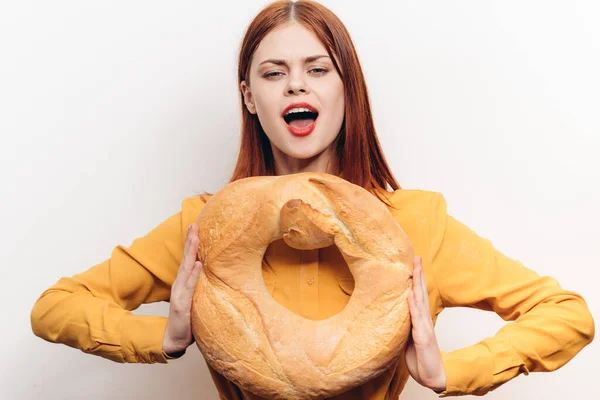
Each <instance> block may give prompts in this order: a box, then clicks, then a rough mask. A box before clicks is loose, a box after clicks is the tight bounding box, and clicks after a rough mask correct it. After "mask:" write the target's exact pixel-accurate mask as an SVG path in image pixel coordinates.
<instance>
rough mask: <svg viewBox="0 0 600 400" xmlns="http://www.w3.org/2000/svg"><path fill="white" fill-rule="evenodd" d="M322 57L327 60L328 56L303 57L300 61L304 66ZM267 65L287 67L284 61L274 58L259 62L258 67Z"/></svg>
mask: <svg viewBox="0 0 600 400" xmlns="http://www.w3.org/2000/svg"><path fill="white" fill-rule="evenodd" d="M323 57H327V58H329V56H326V55H321V54H320V55H316V56H309V57H304V58H303V59H302V61H303V62H304V63H305V64H306V63H310V62H313V61H316V60H318V59H319V58H323ZM267 63H271V64H275V65H287V62H286V61H285V60H278V59H275V58H269V59H268V60H265V61H263V62H261V63H260V64H258V65H259V66H261V65H263V64H267Z"/></svg>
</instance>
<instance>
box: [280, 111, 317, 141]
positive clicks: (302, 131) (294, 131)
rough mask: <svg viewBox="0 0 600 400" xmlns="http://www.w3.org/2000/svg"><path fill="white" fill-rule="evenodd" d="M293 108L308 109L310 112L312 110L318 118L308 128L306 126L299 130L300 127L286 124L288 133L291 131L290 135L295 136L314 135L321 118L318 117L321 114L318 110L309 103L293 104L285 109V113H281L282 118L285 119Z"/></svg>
mask: <svg viewBox="0 0 600 400" xmlns="http://www.w3.org/2000/svg"><path fill="white" fill-rule="evenodd" d="M292 108H308V109H309V110H311V111H312V112H314V113H315V114H317V118H316V119H315V120H314V121H313V123H312V124H310V125H308V126H305V127H303V128H298V127H294V126H291V125H288V124H287V122H286V124H285V125H286V126H287V128H288V131H290V133H291V134H292V135H294V136H307V135H310V134H311V133H312V131H313V130H314V129H315V126H316V125H317V120H318V119H319V117H318V114H319V112H318V111H317V109H316V108H315V107H313V106H312V105H310V104H308V103H292V104H290V105H289V106H287V107H286V108H285V110H283V112H282V113H281V117H282V118H283V117H285V115H286V114H287V113H288V111H290V110H291V109H292Z"/></svg>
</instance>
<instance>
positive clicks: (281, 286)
mask: <svg viewBox="0 0 600 400" xmlns="http://www.w3.org/2000/svg"><path fill="white" fill-rule="evenodd" d="M388 196H389V198H390V200H391V202H392V205H393V206H394V208H395V209H394V208H389V210H390V212H391V213H392V214H393V216H394V217H395V218H396V220H397V221H398V222H399V223H400V225H401V226H402V228H403V229H404V230H405V232H406V233H407V234H408V236H409V238H410V240H411V242H412V243H413V246H414V249H415V254H416V255H420V256H422V259H423V268H424V272H425V278H426V281H427V287H428V292H429V302H430V305H431V310H430V311H431V317H432V318H433V321H434V323H435V321H436V319H437V316H438V314H439V313H440V312H441V311H442V310H443V309H444V308H446V307H457V306H462V307H476V308H479V309H484V310H493V311H494V312H496V313H497V314H498V315H500V316H501V317H502V318H503V319H504V320H507V321H513V320H514V321H515V322H514V323H509V324H507V325H505V326H504V327H502V329H500V330H499V331H498V333H497V334H496V335H495V336H494V337H491V338H487V339H485V340H482V341H481V342H479V343H477V344H474V345H472V346H470V347H466V348H464V349H460V350H457V351H452V352H442V356H443V362H444V368H445V370H446V375H447V390H446V391H445V392H443V393H442V394H441V396H447V395H459V394H484V393H486V392H488V391H489V390H492V389H494V388H496V387H498V386H499V385H501V384H503V383H504V382H507V381H508V380H510V379H512V378H514V377H515V376H517V375H518V374H520V373H525V374H528V373H529V372H533V371H551V370H555V369H557V368H559V367H560V366H562V365H564V364H565V363H566V362H567V361H569V360H570V359H571V358H573V357H574V356H575V355H576V354H577V353H578V352H579V351H580V350H581V349H582V348H583V347H584V346H586V345H587V344H588V343H590V342H591V341H592V339H593V337H594V331H595V328H594V322H593V320H592V317H591V314H590V312H589V310H588V308H587V305H586V303H585V302H584V300H583V299H582V298H581V296H579V295H578V294H576V293H573V292H570V291H567V290H564V289H562V288H561V287H560V286H559V284H558V282H557V281H556V280H554V279H552V278H550V277H542V276H539V275H538V274H536V273H535V272H533V271H531V270H529V269H527V268H526V267H524V266H523V265H522V264H521V263H520V262H518V261H515V260H512V259H510V258H508V257H507V256H505V255H503V254H502V253H500V252H499V251H497V250H496V249H494V247H493V246H492V244H491V243H490V241H489V240H487V239H484V238H482V237H480V236H478V235H477V234H476V233H474V232H473V231H472V230H470V229H468V228H467V227H466V226H464V225H463V224H461V223H460V222H458V221H457V220H456V219H454V218H452V217H451V216H449V215H447V213H446V203H445V200H444V198H443V196H442V195H441V194H439V193H436V192H427V191H419V190H397V191H395V192H393V193H389V194H388ZM203 204H204V200H203V199H202V198H200V197H193V198H188V199H186V200H184V201H183V203H182V208H181V211H180V212H179V213H177V214H175V215H173V216H172V217H170V218H168V219H167V220H165V221H164V222H163V223H161V224H160V225H159V226H157V227H156V228H155V229H153V230H152V231H151V232H150V233H148V234H147V235H146V236H144V237H141V238H138V239H136V240H134V241H133V243H132V244H131V246H129V247H124V246H117V247H116V248H115V249H114V251H113V253H112V255H111V257H110V259H108V260H106V261H104V262H102V263H100V264H98V265H96V266H94V267H92V268H90V269H89V270H88V271H85V272H83V273H81V274H78V275H75V276H73V277H71V278H62V279H60V280H59V281H58V282H57V283H56V284H55V285H54V286H52V287H50V288H49V289H48V290H46V291H45V292H44V293H43V294H42V295H41V297H40V298H39V299H38V300H37V302H36V304H35V305H34V308H33V310H32V313H31V324H32V328H33V331H34V333H35V334H36V335H38V336H40V337H42V338H44V339H46V340H48V341H52V342H58V343H64V344H67V345H69V346H72V347H75V348H79V349H81V350H82V351H84V352H86V353H90V354H96V355H99V356H102V357H106V358H108V359H111V360H114V361H117V362H139V363H154V362H161V363H165V362H167V361H168V357H167V356H166V355H165V354H164V353H163V351H162V340H163V334H164V331H165V327H166V322H167V319H166V318H165V317H158V316H146V315H134V314H132V313H131V312H130V310H133V309H135V308H137V307H138V306H139V305H140V304H142V303H150V302H156V301H169V297H170V288H171V285H172V283H173V281H174V280H175V277H176V273H177V270H178V268H179V265H180V263H181V260H182V256H183V248H184V241H185V235H186V230H187V227H188V225H189V224H191V223H193V222H195V220H196V217H197V216H198V214H199V212H200V210H201V208H202V206H203ZM263 277H264V279H265V283H266V285H267V288H268V290H269V292H270V293H271V295H272V296H273V298H274V299H275V300H276V301H278V302H279V303H280V304H282V305H284V306H285V307H287V308H288V309H290V310H292V311H293V312H295V313H297V314H299V315H301V316H304V317H306V318H310V319H316V320H319V319H324V318H327V317H329V316H331V315H334V314H336V313H338V312H340V311H341V310H342V309H343V308H344V306H345V305H346V303H347V302H348V300H349V298H350V296H351V294H352V290H353V287H354V279H353V277H352V274H351V273H350V271H349V269H348V267H347V265H346V263H345V262H344V260H343V258H342V257H341V255H340V253H339V251H338V250H337V248H336V247H335V246H332V247H328V248H325V249H320V250H295V249H292V248H290V247H288V246H286V245H285V243H283V241H278V242H274V243H272V244H271V245H270V246H269V248H268V249H267V253H266V256H265V262H264V263H263ZM209 370H210V373H211V375H212V378H213V380H214V382H215V385H216V387H217V390H218V392H219V394H220V397H221V398H222V399H258V397H257V396H253V395H252V394H251V393H247V392H245V391H243V390H240V389H239V388H238V387H237V386H236V385H234V384H233V383H232V382H230V381H228V380H227V379H225V378H224V377H223V376H221V375H219V374H218V373H217V372H216V371H215V370H213V369H211V368H209ZM408 377H409V375H408V371H407V369H406V365H405V363H404V357H402V358H401V361H400V363H399V364H398V365H397V366H395V367H394V368H392V369H390V370H388V371H387V372H385V373H383V374H382V375H380V376H379V377H377V378H376V379H374V380H372V381H370V382H367V383H365V384H364V385H362V386H359V387H356V388H354V389H352V390H350V391H349V392H346V393H344V394H341V395H339V396H336V397H335V399H373V400H375V399H377V400H379V399H381V400H383V399H386V400H387V399H397V398H398V396H399V394H400V392H401V391H402V389H403V388H404V385H405V384H406V381H407V379H408Z"/></svg>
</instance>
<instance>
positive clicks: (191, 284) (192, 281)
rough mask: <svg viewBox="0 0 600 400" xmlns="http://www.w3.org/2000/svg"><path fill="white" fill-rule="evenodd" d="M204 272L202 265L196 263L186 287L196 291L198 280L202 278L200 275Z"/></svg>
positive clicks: (198, 262)
mask: <svg viewBox="0 0 600 400" xmlns="http://www.w3.org/2000/svg"><path fill="white" fill-rule="evenodd" d="M201 272H202V263H201V262H200V261H196V262H195V263H194V269H193V270H192V273H191V274H190V277H189V278H188V280H187V281H186V287H187V288H188V289H195V288H196V284H197V283H198V278H199V277H200V273H201Z"/></svg>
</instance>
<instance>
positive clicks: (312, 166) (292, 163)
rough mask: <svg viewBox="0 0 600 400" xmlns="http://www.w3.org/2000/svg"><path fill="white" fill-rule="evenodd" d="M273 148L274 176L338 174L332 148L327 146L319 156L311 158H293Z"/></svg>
mask: <svg viewBox="0 0 600 400" xmlns="http://www.w3.org/2000/svg"><path fill="white" fill-rule="evenodd" d="M272 148H273V157H274V159H275V174H276V175H289V174H297V173H300V172H325V173H328V174H332V175H337V174H338V163H337V159H336V157H335V150H334V146H329V147H328V148H327V149H325V150H324V151H323V152H321V153H320V154H317V155H315V156H314V157H311V158H305V159H300V158H294V157H291V156H288V155H287V154H285V153H283V152H282V151H281V150H279V149H277V148H275V147H274V146H272Z"/></svg>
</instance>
